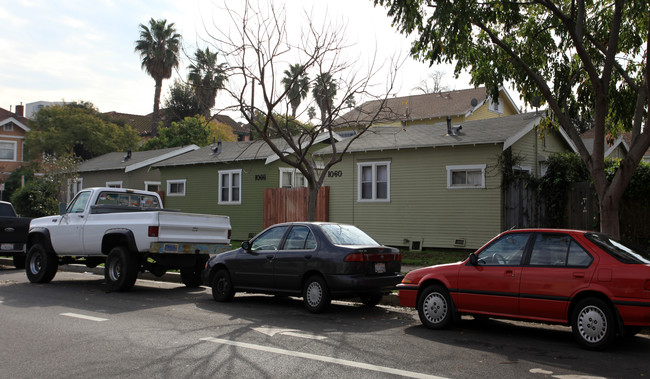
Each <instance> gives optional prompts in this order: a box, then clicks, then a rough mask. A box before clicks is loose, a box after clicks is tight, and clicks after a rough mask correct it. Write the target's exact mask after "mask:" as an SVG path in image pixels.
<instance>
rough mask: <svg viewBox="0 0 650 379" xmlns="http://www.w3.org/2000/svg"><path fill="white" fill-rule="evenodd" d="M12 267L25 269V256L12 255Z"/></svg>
mask: <svg viewBox="0 0 650 379" xmlns="http://www.w3.org/2000/svg"><path fill="white" fill-rule="evenodd" d="M13 261H14V267H15V268H17V269H19V270H22V269H24V268H25V256H24V255H14V257H13Z"/></svg>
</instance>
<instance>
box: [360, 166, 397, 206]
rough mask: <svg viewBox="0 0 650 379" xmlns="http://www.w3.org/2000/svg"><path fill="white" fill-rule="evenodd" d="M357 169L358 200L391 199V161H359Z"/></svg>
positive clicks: (378, 200) (384, 200) (385, 200)
mask: <svg viewBox="0 0 650 379" xmlns="http://www.w3.org/2000/svg"><path fill="white" fill-rule="evenodd" d="M357 170H358V177H359V184H358V198H357V201H361V202H364V201H367V202H371V201H377V202H387V201H390V162H369V163H358V164H357Z"/></svg>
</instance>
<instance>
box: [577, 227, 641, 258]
mask: <svg viewBox="0 0 650 379" xmlns="http://www.w3.org/2000/svg"><path fill="white" fill-rule="evenodd" d="M585 236H586V237H587V238H588V239H589V240H590V241H591V242H593V243H595V244H596V245H598V247H600V248H601V249H603V250H605V251H606V252H607V253H608V254H609V255H611V256H612V257H614V258H616V259H618V260H619V261H621V262H623V263H641V264H648V263H650V253H648V251H645V250H642V249H639V248H635V247H632V246H630V245H629V244H626V243H623V242H621V241H617V240H615V239H612V238H611V237H609V236H607V235H605V234H600V233H587V234H586V235H585Z"/></svg>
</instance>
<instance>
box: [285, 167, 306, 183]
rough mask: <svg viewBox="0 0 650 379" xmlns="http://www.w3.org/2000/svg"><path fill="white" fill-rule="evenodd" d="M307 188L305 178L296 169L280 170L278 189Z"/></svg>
mask: <svg viewBox="0 0 650 379" xmlns="http://www.w3.org/2000/svg"><path fill="white" fill-rule="evenodd" d="M298 187H307V180H306V179H305V176H304V175H303V174H302V173H301V172H300V171H298V169H296V168H286V167H283V168H280V188H298Z"/></svg>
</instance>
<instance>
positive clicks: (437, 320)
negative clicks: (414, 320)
mask: <svg viewBox="0 0 650 379" xmlns="http://www.w3.org/2000/svg"><path fill="white" fill-rule="evenodd" d="M417 307H418V315H419V316H420V321H421V322H422V324H423V325H424V326H426V327H427V328H430V329H443V328H446V327H448V326H450V325H451V324H452V322H453V320H454V312H455V311H454V303H453V302H452V300H451V297H450V296H449V292H448V291H447V290H446V289H445V288H444V287H443V286H441V285H437V284H435V285H431V286H429V287H427V288H425V289H424V291H422V293H421V294H420V296H419V297H418V304H417Z"/></svg>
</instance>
